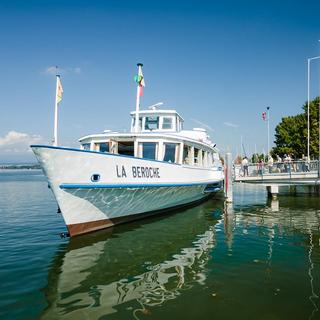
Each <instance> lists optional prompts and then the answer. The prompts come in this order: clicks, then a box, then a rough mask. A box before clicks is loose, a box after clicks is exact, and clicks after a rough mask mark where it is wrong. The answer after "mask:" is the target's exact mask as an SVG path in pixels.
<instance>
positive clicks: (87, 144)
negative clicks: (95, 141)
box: [82, 143, 90, 150]
mask: <svg viewBox="0 0 320 320" xmlns="http://www.w3.org/2000/svg"><path fill="white" fill-rule="evenodd" d="M82 148H83V150H90V143H84V144H83V145H82Z"/></svg>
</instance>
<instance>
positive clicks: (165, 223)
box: [42, 201, 223, 319]
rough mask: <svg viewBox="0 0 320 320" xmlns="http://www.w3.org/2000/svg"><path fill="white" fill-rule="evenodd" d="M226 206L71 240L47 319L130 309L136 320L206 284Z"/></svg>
mask: <svg viewBox="0 0 320 320" xmlns="http://www.w3.org/2000/svg"><path fill="white" fill-rule="evenodd" d="M222 210H223V203H222V202H210V201H209V202H206V203H204V204H202V205H200V206H197V207H195V208H191V209H188V210H185V211H184V212H183V213H177V214H174V215H170V216H166V217H164V218H162V219H161V218H155V219H153V220H152V221H147V222H143V223H135V224H134V225H133V224H130V225H124V226H120V227H117V228H116V229H115V232H112V231H111V230H107V231H102V232H99V233H93V234H89V235H87V236H83V237H79V238H74V239H71V240H70V243H69V245H68V246H67V248H64V249H62V253H61V254H60V255H58V256H57V258H56V261H55V262H54V264H53V267H52V270H51V271H50V274H49V281H48V286H47V288H46V289H45V294H46V296H47V300H48V304H49V306H48V308H47V310H46V311H45V312H44V313H43V315H42V318H44V319H55V318H58V317H59V318H62V319H63V318H68V319H69V318H77V317H81V316H83V315H84V314H86V316H87V317H88V318H90V319H91V318H92V319H98V318H100V317H102V316H103V315H108V314H112V313H115V312H117V311H118V309H119V308H120V309H121V306H125V307H126V308H127V309H126V310H127V312H129V313H132V316H133V317H134V318H139V316H140V315H146V314H148V312H149V308H150V307H153V306H156V305H162V304H163V303H165V302H166V301H168V300H172V299H175V298H176V297H178V296H180V295H182V294H183V292H184V291H185V290H189V289H191V288H192V287H193V285H194V284H196V283H197V284H204V283H205V281H206V277H207V269H206V264H207V262H208V259H209V253H210V251H211V250H212V249H213V248H214V246H215V228H214V227H215V225H216V224H217V223H219V222H220V220H219V219H221V213H222Z"/></svg>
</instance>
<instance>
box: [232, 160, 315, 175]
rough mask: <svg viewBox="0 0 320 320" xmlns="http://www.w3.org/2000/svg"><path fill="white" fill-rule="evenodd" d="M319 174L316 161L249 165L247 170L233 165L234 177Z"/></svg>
mask: <svg viewBox="0 0 320 320" xmlns="http://www.w3.org/2000/svg"><path fill="white" fill-rule="evenodd" d="M307 172H313V173H319V166H318V161H317V160H312V161H309V162H307V161H302V160H301V161H290V162H275V163H273V164H272V165H271V164H268V163H249V164H248V166H247V169H246V168H245V167H244V166H242V165H240V164H236V165H234V177H235V178H238V177H246V176H248V177H261V176H267V175H268V176H270V175H284V176H287V175H288V176H291V175H292V174H294V173H307Z"/></svg>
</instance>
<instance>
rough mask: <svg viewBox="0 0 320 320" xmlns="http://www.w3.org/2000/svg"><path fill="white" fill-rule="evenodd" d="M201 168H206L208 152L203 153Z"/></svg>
mask: <svg viewBox="0 0 320 320" xmlns="http://www.w3.org/2000/svg"><path fill="white" fill-rule="evenodd" d="M202 159H203V166H204V167H208V152H207V151H203V158H202Z"/></svg>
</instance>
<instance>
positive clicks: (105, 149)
mask: <svg viewBox="0 0 320 320" xmlns="http://www.w3.org/2000/svg"><path fill="white" fill-rule="evenodd" d="M98 150H99V151H100V152H109V142H103V143H99V149H98Z"/></svg>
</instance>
